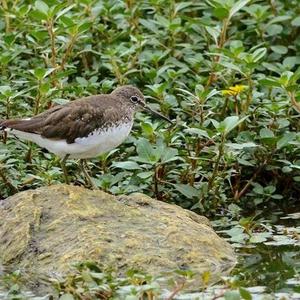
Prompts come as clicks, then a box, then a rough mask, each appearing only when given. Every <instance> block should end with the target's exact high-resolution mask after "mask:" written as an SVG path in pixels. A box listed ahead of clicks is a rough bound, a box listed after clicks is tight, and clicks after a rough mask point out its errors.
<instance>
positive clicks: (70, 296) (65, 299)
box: [59, 294, 75, 300]
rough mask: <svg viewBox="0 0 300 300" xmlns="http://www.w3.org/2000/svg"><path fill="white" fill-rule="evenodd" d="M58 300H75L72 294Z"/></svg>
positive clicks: (64, 295)
mask: <svg viewBox="0 0 300 300" xmlns="http://www.w3.org/2000/svg"><path fill="white" fill-rule="evenodd" d="M59 300H75V298H74V297H73V295H72V294H63V295H62V296H60V297H59Z"/></svg>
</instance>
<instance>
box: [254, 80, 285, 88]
mask: <svg viewBox="0 0 300 300" xmlns="http://www.w3.org/2000/svg"><path fill="white" fill-rule="evenodd" d="M259 83H260V84H261V85H264V86H269V87H281V84H280V83H279V82H278V81H277V80H275V79H271V78H264V79H261V80H259Z"/></svg>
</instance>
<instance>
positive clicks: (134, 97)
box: [111, 85, 173, 124]
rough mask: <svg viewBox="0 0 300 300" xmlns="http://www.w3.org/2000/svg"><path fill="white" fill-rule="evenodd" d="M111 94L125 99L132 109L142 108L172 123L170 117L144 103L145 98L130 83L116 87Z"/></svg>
mask: <svg viewBox="0 0 300 300" xmlns="http://www.w3.org/2000/svg"><path fill="white" fill-rule="evenodd" d="M111 95H113V96H116V97H120V98H122V99H123V100H124V101H127V104H128V105H130V106H131V107H132V108H133V109H134V110H144V111H147V112H149V113H151V114H152V115H154V116H156V117H158V118H161V119H164V120H166V121H168V122H169V123H171V124H172V123H173V122H172V121H171V120H170V119H168V118H167V117H165V116H164V115H162V114H161V113H159V112H157V111H155V110H153V109H151V108H150V107H149V106H148V105H147V104H146V101H145V98H144V95H143V94H142V92H141V91H140V90H139V89H138V88H136V87H134V86H132V85H124V86H121V87H118V88H116V89H115V90H114V91H113V92H112V93H111Z"/></svg>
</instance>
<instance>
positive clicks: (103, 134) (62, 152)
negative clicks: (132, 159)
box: [6, 123, 132, 158]
mask: <svg viewBox="0 0 300 300" xmlns="http://www.w3.org/2000/svg"><path fill="white" fill-rule="evenodd" d="M131 127H132V123H126V124H122V125H119V126H114V127H111V128H108V129H105V130H103V131H100V130H96V131H94V132H93V133H91V134H90V135H89V136H87V137H84V138H77V139H75V141H74V143H72V144H68V143H67V142H66V141H65V140H53V139H47V138H43V137H41V136H40V135H38V134H34V133H28V132H23V131H19V130H14V129H9V128H8V129H6V131H7V132H8V133H9V134H12V135H14V136H16V137H18V138H20V139H22V140H28V141H32V142H34V143H36V144H38V145H39V146H40V147H43V148H46V149H47V150H48V151H49V152H52V153H54V154H56V155H57V156H59V157H61V158H63V157H65V156H66V155H67V154H69V155H70V158H92V157H96V156H98V155H100V154H102V153H105V152H108V151H110V150H112V149H114V148H115V147H117V146H118V145H120V144H121V143H122V142H123V141H124V140H125V139H126V137H127V136H128V135H129V133H130V130H131Z"/></svg>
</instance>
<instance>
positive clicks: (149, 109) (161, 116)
mask: <svg viewBox="0 0 300 300" xmlns="http://www.w3.org/2000/svg"><path fill="white" fill-rule="evenodd" d="M143 109H144V110H145V111H147V112H149V113H151V114H152V115H153V116H155V117H158V118H161V119H163V120H165V121H167V122H169V123H171V124H173V122H172V121H171V120H170V119H169V118H167V117H166V116H164V115H162V114H161V113H159V112H157V111H155V110H153V109H151V108H150V107H149V106H147V105H145V106H143Z"/></svg>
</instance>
